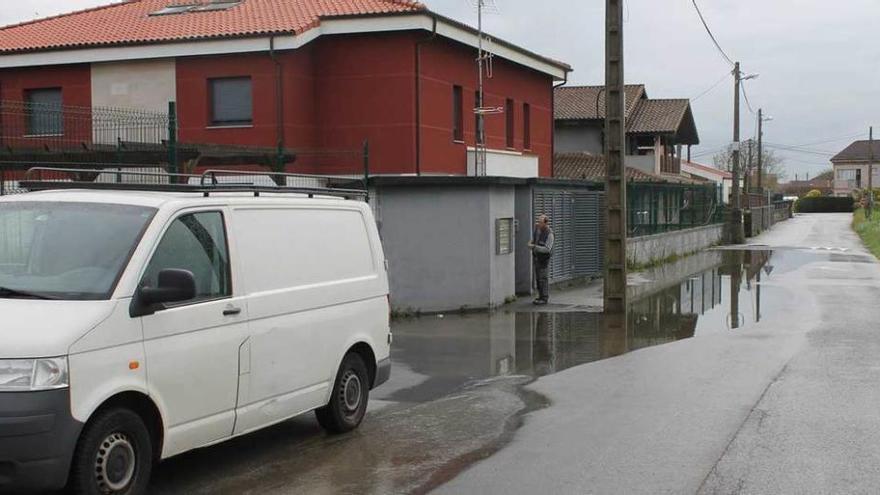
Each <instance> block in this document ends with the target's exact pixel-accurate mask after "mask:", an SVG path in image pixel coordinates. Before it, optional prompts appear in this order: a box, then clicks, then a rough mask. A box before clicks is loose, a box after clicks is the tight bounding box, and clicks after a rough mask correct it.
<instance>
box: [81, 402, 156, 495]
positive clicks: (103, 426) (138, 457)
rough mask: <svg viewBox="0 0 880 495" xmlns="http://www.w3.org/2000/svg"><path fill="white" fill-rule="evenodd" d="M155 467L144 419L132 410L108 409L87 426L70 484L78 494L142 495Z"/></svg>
mask: <svg viewBox="0 0 880 495" xmlns="http://www.w3.org/2000/svg"><path fill="white" fill-rule="evenodd" d="M152 468H153V447H152V442H151V440H150V433H149V431H147V427H146V425H144V421H143V420H142V419H141V417H140V416H138V415H137V414H135V413H134V412H133V411H130V410H128V409H124V408H114V409H108V410H106V411H103V412H101V413H99V414H98V416H96V417H95V418H94V419H93V420H92V421H90V422H89V424H88V425H86V428H85V430H84V432H83V434H82V437H80V440H79V443H78V444H77V447H76V453H75V455H74V459H73V467H72V471H71V479H70V481H71V483H70V484H71V488H72V491H73V493H75V494H77V495H98V494H101V495H104V494H125V495H139V494H143V493H146V492H147V484H148V483H149V481H150V472H151V471H152Z"/></svg>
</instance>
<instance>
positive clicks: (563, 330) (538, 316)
mask: <svg viewBox="0 0 880 495" xmlns="http://www.w3.org/2000/svg"><path fill="white" fill-rule="evenodd" d="M829 222H830V223H831V224H833V225H831V226H828V225H826V223H829ZM844 226H845V219H844V218H842V217H839V216H828V217H827V218H814V217H806V216H804V217H799V218H797V219H795V220H793V221H792V222H789V223H786V224H782V225H780V226H777V228H776V229H777V230H779V231H781V232H779V233H776V232H771V233H770V234H769V235H765V236H764V237H762V238H759V239H757V240H756V242H759V243H762V244H765V245H761V246H752V247H750V248H749V249H746V250H741V249H723V250H714V251H710V252H706V253H701V254H700V255H698V256H696V257H691V258H685V259H684V260H682V261H680V262H679V263H677V264H676V265H677V266H673V267H665V268H663V269H661V270H657V271H655V272H649V273H647V274H639V276H637V277H635V279H636V282H634V283H633V285H634V287H631V305H630V310H629V313H628V316H627V323H628V324H627V328H626V329H623V330H622V329H621V328H620V327H619V326H617V325H612V324H609V322H608V321H606V319H605V318H604V317H603V315H602V314H601V313H599V312H597V308H596V300H595V298H596V291H595V287H596V286H595V284H594V285H593V286H592V288H589V287H588V288H586V289H582V290H580V291H579V290H573V291H569V292H567V293H559V294H557V296H558V297H556V303H555V304H552V305H550V306H549V307H546V308H535V307H533V306H531V305H530V304H528V303H527V302H520V303H515V304H512V305H510V306H508V307H505V308H502V309H501V310H499V311H497V312H494V313H492V314H466V315H461V314H449V315H432V316H426V317H422V318H413V319H403V320H398V321H396V322H395V323H394V329H393V330H394V335H395V345H394V349H393V354H392V357H393V361H394V372H393V374H392V379H391V380H390V381H389V382H388V383H387V384H386V385H384V386H382V387H380V388H379V389H377V390H374V391H373V392H372V396H371V408H370V411H369V413H368V416H367V418H366V420H365V422H364V424H363V425H362V427H361V428H360V429H359V430H357V431H356V432H354V433H352V434H349V435H343V436H328V435H326V434H324V433H323V432H322V431H321V429H320V428H319V427H318V425H317V422H316V421H315V420H314V419H313V417H312V416H311V415H306V416H303V417H301V418H297V419H294V420H291V421H287V422H285V423H282V424H280V425H277V426H275V427H272V428H269V429H267V430H264V431H261V432H257V433H255V434H252V435H248V436H245V437H242V438H238V439H235V440H232V441H230V442H227V443H225V444H221V445H218V446H214V447H210V448H206V449H201V450H198V451H195V452H191V453H188V454H184V455H182V456H179V457H177V458H173V459H170V460H168V461H166V462H164V463H162V464H161V465H160V466H158V467H157V468H156V470H155V472H154V477H153V482H152V484H151V487H150V493H153V494H178V493H194V494H198V493H204V494H208V493H210V494H224V493H230V494H232V493H236V494H238V493H260V494H264V493H277V494H294V493H310V494H311V493H317V494H324V493H326V494H336V493H352V494H354V493H357V494H367V493H382V494H385V493H427V492H429V491H432V490H438V491H439V492H441V493H536V492H539V491H545V492H548V493H696V492H701V493H784V492H788V493H810V492H817V491H816V490H811V489H815V488H819V487H821V488H858V487H867V486H868V484H867V482H868V481H871V482H880V476H869V477H867V478H863V479H861V480H860V478H859V475H861V474H863V471H862V470H861V468H862V467H867V466H869V465H880V464H877V463H876V461H877V460H880V455H878V454H880V422H875V424H870V422H871V420H876V419H880V417H877V411H880V408H878V407H874V406H880V393H876V392H874V391H873V386H872V385H873V383H876V381H874V380H875V379H876V378H878V376H877V375H878V374H880V367H878V366H875V365H873V362H874V361H875V360H874V356H877V355H878V353H880V337H877V336H875V335H874V334H873V333H872V328H871V325H870V321H871V319H872V318H875V317H876V316H877V310H876V309H874V308H875V306H873V305H872V303H871V301H872V298H873V300H874V301H876V300H877V299H876V296H880V289H878V287H880V269H878V265H877V264H876V262H875V261H874V259H873V258H872V257H870V256H867V255H866V254H865V253H864V252H863V250H862V249H861V248H860V245H859V244H858V242H857V241H854V240H853V238H852V237H848V236H847V235H846V233H845V232H844V231H843V227H844ZM774 236H775V237H774ZM591 297H592V298H593V299H592V300H591V299H590V298H591ZM599 302H601V301H599ZM851 305H856V306H858V307H859V308H861V309H860V310H856V311H852V310H849V309H848V308H850V306H851ZM844 308H846V309H844ZM853 366H855V367H856V368H857V369H853V370H852V371H847V370H848V369H849V368H852V367H853ZM841 385H844V386H841ZM838 399H839V400H845V401H847V403H848V404H855V405H858V406H859V409H858V410H859V411H860V412H859V413H853V414H850V422H849V423H845V424H841V423H840V422H839V421H837V420H835V418H834V415H835V414H841V413H846V412H847V411H846V408H845V407H842V405H840V404H839V403H838V402H837V400H838ZM835 404H838V405H835ZM805 405H806V406H807V409H806V410H805V409H804V407H805ZM789 416H791V417H789ZM814 421H827V423H819V424H817V423H814ZM875 435H876V436H877V438H876V440H878V442H876V445H877V447H871V448H867V449H865V448H861V449H859V448H858V447H859V446H863V445H864V444H865V441H866V440H868V439H872V440H873V439H874V436H875ZM828 445H831V446H836V447H839V448H838V449H837V450H835V449H834V448H832V449H830V450H825V449H821V448H820V447H823V446H828ZM848 447H849V448H850V449H855V450H854V451H853V450H850V451H848V450H847V448H848ZM802 449H805V451H809V452H812V451H813V450H819V451H821V452H820V453H821V454H822V455H819V456H818V459H819V460H816V461H815V462H813V461H811V462H807V461H806V460H804V457H805V456H799V455H793V454H792V453H793V452H795V453H796V452H798V451H800V450H802ZM811 449H812V450H811ZM856 455H859V456H861V457H859V458H858V459H855V458H854V457H855V456H856ZM832 457H833V459H832ZM792 459H794V460H798V459H800V460H803V461H804V462H802V463H798V462H795V461H793V460H792ZM820 460H826V461H829V462H830V465H831V466H836V469H837V471H835V473H839V476H837V475H830V476H829V474H831V473H829V472H828V471H829V470H830V469H828V467H829V466H827V465H826V466H825V468H826V469H817V466H816V465H815V464H816V463H818V462H820ZM872 463H873V464H872ZM801 470H807V471H806V475H804V474H802V473H800V471H801ZM865 472H870V473H873V472H874V471H873V469H871V470H866V471H865ZM811 473H813V474H814V475H813V476H811ZM816 473H823V476H820V475H819V474H816ZM816 478H819V479H818V480H817V479H816ZM838 478H839V479H840V480H848V481H840V482H839V483H837V482H833V483H832V481H833V480H836V479H838ZM817 483H818V484H817ZM838 493H839V492H838Z"/></svg>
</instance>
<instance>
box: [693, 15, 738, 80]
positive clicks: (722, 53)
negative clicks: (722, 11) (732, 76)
mask: <svg viewBox="0 0 880 495" xmlns="http://www.w3.org/2000/svg"><path fill="white" fill-rule="evenodd" d="M691 1H692V2H693V4H694V9H696V10H697V15H699V16H700V21H702V23H703V27H704V28H706V32H707V33H709V38H711V39H712V43H714V44H715V48H717V49H718V52H719V53H720V54H721V56H722V57H724V60H725V61H727V63H728V64H730V66H731V67H733V66H734V65H736V64H735V63H734V62H733V59H731V58H730V57H728V56H727V53H725V52H724V49H723V48H721V45H720V44H718V40H717V39H715V35H714V34H712V30H711V29H709V24H708V23H707V22H706V18H705V17H703V13H702V12H701V11H700V6H699V5H697V0H691Z"/></svg>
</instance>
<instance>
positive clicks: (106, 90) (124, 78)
mask: <svg viewBox="0 0 880 495" xmlns="http://www.w3.org/2000/svg"><path fill="white" fill-rule="evenodd" d="M176 99H177V76H176V64H175V60H174V59H162V60H135V61H129V62H110V63H102V64H92V105H93V106H96V107H118V108H136V109H139V110H147V111H151V112H167V111H168V102H169V101H176Z"/></svg>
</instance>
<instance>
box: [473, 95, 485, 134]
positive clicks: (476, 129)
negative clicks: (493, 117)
mask: <svg viewBox="0 0 880 495" xmlns="http://www.w3.org/2000/svg"><path fill="white" fill-rule="evenodd" d="M479 109H480V92H479V91H475V92H474V134H475V137H474V142H475V143H477V144H484V143H483V141H484V140H485V139H486V133H485V131H484V129H485V128H486V126H485V124H483V126H482V129H481V126H480V124H481V123H482V122H483V121H482V120H481V119H480V112H479V111H478V110H479ZM481 131H482V132H481Z"/></svg>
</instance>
